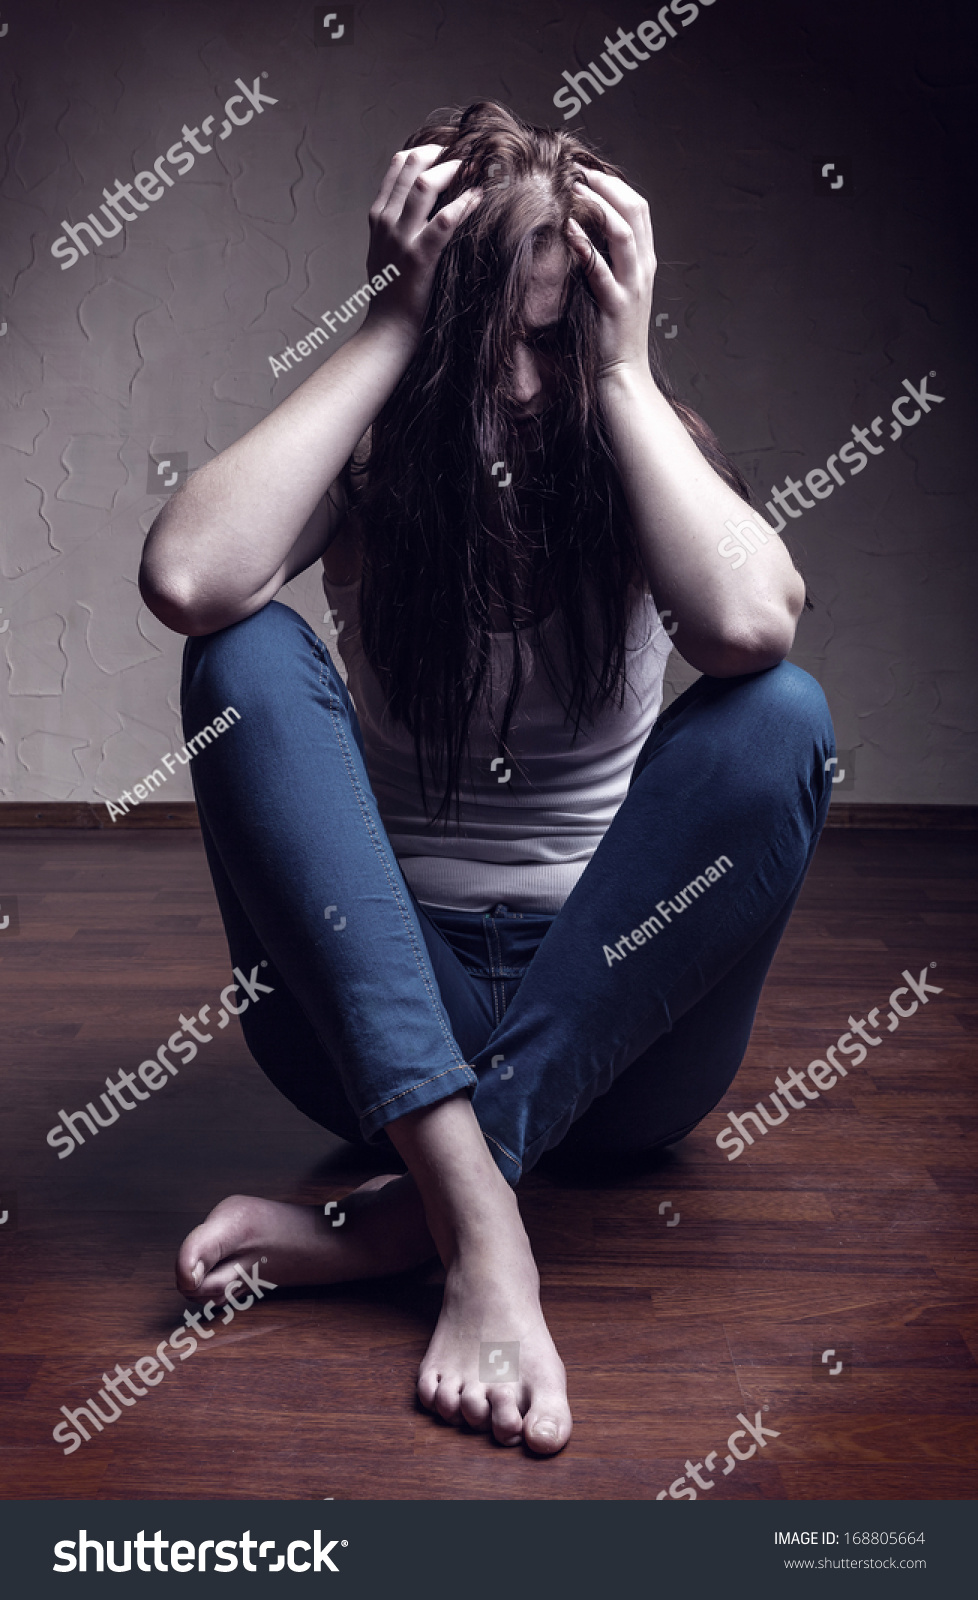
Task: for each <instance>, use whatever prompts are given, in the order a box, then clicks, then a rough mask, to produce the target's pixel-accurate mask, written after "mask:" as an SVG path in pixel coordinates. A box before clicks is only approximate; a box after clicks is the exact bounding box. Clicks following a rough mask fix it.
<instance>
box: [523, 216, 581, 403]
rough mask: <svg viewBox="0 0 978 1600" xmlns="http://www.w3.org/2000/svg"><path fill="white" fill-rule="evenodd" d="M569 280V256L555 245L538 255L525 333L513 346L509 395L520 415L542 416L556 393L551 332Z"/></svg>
mask: <svg viewBox="0 0 978 1600" xmlns="http://www.w3.org/2000/svg"><path fill="white" fill-rule="evenodd" d="M566 282H567V257H566V253H565V252H564V250H563V249H562V248H561V247H560V246H559V245H556V244H554V245H551V246H550V248H549V249H547V250H542V251H541V252H540V254H539V255H538V256H537V257H536V258H535V260H534V263H533V269H532V271H531V274H530V285H529V288H528V290H527V294H526V301H525V303H524V307H523V325H524V330H525V336H524V337H523V338H522V339H517V341H516V343H515V345H514V348H513V356H512V360H513V367H512V378H511V381H510V385H509V394H510V397H511V399H512V401H513V405H514V410H515V412H516V414H517V416H524V417H533V416H539V414H540V412H541V411H545V410H546V408H547V406H548V405H549V403H550V400H551V398H552V393H553V377H554V361H553V358H552V357H551V356H550V355H549V354H548V353H547V335H548V333H549V331H550V330H551V329H552V328H554V327H555V326H556V324H557V323H558V322H559V321H560V314H561V310H562V308H563V302H564V288H565V285H566Z"/></svg>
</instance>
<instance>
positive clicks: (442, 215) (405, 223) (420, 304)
mask: <svg viewBox="0 0 978 1600" xmlns="http://www.w3.org/2000/svg"><path fill="white" fill-rule="evenodd" d="M443 149H444V146H442V145H437V144H422V145H417V146H415V148H414V149H412V150H398V152H397V154H396V155H395V156H394V158H393V160H392V161H391V164H390V166H389V167H388V168H387V172H386V174H385V176H384V181H383V183H382V184H381V186H380V193H379V194H378V196H377V198H376V200H375V201H374V203H373V205H372V206H371V207H370V213H369V215H370V249H369V250H368V252H367V272H368V275H369V276H370V277H371V278H372V277H374V275H375V274H377V273H380V272H382V271H383V269H384V267H387V266H390V265H392V264H393V265H394V266H395V267H396V268H397V269H398V272H399V273H400V277H395V278H393V279H391V280H390V282H389V283H388V286H387V288H386V289H384V290H383V291H381V292H379V293H378V295H377V298H376V300H374V301H372V302H371V305H370V309H369V311H368V313H367V319H366V323H365V324H364V326H366V324H367V323H369V324H372V325H376V324H377V323H378V322H384V321H391V322H399V323H401V324H403V325H406V326H407V327H408V328H409V329H410V331H411V332H412V333H413V334H414V336H415V337H417V335H418V334H419V333H420V332H421V326H422V324H423V322H424V317H425V312H426V311H427V309H428V301H429V299H430V298H431V286H432V284H433V282H434V277H435V268H436V267H437V265H438V259H439V257H440V255H441V253H442V251H443V250H444V248H445V246H446V245H447V243H448V241H449V239H450V238H451V237H452V234H453V233H454V232H455V229H456V227H457V226H458V224H459V223H460V222H461V220H462V218H463V217H465V216H467V215H468V213H469V212H470V211H471V210H472V209H473V208H474V207H475V206H476V205H478V203H479V201H480V199H481V198H482V192H481V190H479V189H466V190H465V192H464V193H463V194H460V195H459V197H458V199H457V200H453V201H452V202H451V204H450V205H447V206H445V207H444V208H443V209H442V210H441V211H439V213H438V215H437V216H436V217H432V219H431V221H430V222H429V220H428V217H429V215H430V212H431V208H432V206H433V205H434V204H435V201H436V200H437V198H438V196H439V195H440V194H441V193H442V191H443V190H444V189H446V188H447V187H448V185H449V184H450V183H451V181H452V179H453V178H454V177H455V175H456V173H457V172H458V169H459V167H460V166H461V164H462V163H461V162H460V161H443V162H440V163H439V162H438V160H437V158H438V156H440V155H441V154H442V151H443Z"/></svg>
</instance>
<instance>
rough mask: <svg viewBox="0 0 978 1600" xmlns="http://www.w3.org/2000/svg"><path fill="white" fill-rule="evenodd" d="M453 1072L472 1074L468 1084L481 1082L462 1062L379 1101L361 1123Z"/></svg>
mask: <svg viewBox="0 0 978 1600" xmlns="http://www.w3.org/2000/svg"><path fill="white" fill-rule="evenodd" d="M453 1072H468V1073H471V1074H472V1076H471V1077H470V1078H466V1080H465V1081H466V1083H478V1081H479V1080H478V1077H477V1076H476V1073H475V1071H474V1069H473V1068H472V1067H470V1066H469V1064H468V1062H467V1061H462V1062H460V1063H459V1065H458V1066H456V1067H446V1068H445V1070H444V1072H433V1073H432V1074H431V1077H430V1078H419V1079H418V1081H417V1083H412V1084H411V1085H410V1086H409V1087H408V1088H407V1089H398V1091H397V1094H391V1095H388V1096H387V1099H386V1100H378V1101H377V1102H376V1104H375V1105H372V1106H371V1107H370V1108H369V1110H367V1111H364V1113H363V1115H362V1116H361V1119H360V1120H361V1122H366V1121H367V1120H368V1119H369V1118H370V1117H372V1116H374V1115H375V1114H376V1113H377V1112H378V1111H383V1109H384V1107H385V1106H391V1105H393V1104H394V1101H395V1100H403V1099H404V1098H405V1096H406V1095H409V1094H414V1093H416V1091H417V1090H418V1089H423V1088H424V1087H425V1085H426V1084H429V1083H437V1082H438V1079H439V1078H447V1077H450V1076H451V1074H452V1073H453Z"/></svg>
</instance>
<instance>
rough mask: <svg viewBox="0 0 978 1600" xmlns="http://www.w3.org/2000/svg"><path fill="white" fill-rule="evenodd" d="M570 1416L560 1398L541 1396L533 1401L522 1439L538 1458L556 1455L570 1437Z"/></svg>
mask: <svg viewBox="0 0 978 1600" xmlns="http://www.w3.org/2000/svg"><path fill="white" fill-rule="evenodd" d="M572 1425H573V1424H572V1422H571V1414H570V1411H569V1409H568V1407H567V1402H566V1401H565V1400H564V1399H563V1397H562V1396H558V1395H553V1396H543V1397H540V1398H538V1399H535V1400H534V1404H533V1405H532V1407H531V1408H530V1410H529V1411H528V1412H527V1414H526V1418H525V1420H524V1423H523V1437H524V1439H525V1440H526V1442H527V1445H528V1446H529V1448H530V1449H531V1450H532V1451H533V1452H534V1453H535V1454H536V1455H540V1456H552V1455H556V1453H557V1451H558V1450H563V1448H564V1445H565V1444H566V1443H567V1441H568V1439H569V1438H570V1436H571V1427H572Z"/></svg>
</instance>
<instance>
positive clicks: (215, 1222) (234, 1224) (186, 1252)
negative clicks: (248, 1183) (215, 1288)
mask: <svg viewBox="0 0 978 1600" xmlns="http://www.w3.org/2000/svg"><path fill="white" fill-rule="evenodd" d="M242 1202H244V1204H242ZM246 1205H247V1200H246V1199H245V1197H244V1196H241V1195H231V1196H230V1197H229V1198H228V1199H227V1200H222V1201H221V1203H220V1205H218V1206H215V1207H214V1210H213V1211H212V1212H211V1214H210V1216H209V1217H206V1218H205V1220H204V1221H203V1222H202V1223H200V1225H199V1227H196V1228H194V1229H193V1230H192V1232H190V1233H188V1235H187V1237H186V1239H184V1241H183V1244H182V1245H181V1246H180V1250H179V1252H178V1254H177V1263H176V1278H177V1288H178V1289H180V1290H181V1291H182V1292H183V1293H184V1294H186V1295H192V1296H196V1295H197V1294H199V1293H200V1290H201V1287H202V1283H203V1280H204V1278H205V1277H206V1275H207V1274H208V1273H209V1272H210V1270H211V1268H212V1267H215V1266H216V1265H217V1263H218V1262H219V1261H221V1260H223V1258H224V1257H225V1256H227V1255H228V1254H230V1252H231V1251H232V1250H240V1249H242V1248H247V1244H248V1241H247V1239H243V1238H242V1237H241V1235H242V1231H243V1230H244V1229H245V1227H246V1222H245V1215H244V1207H245V1206H246ZM227 1282H228V1283H230V1282H231V1278H230V1277H229V1278H228V1279H227Z"/></svg>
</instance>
